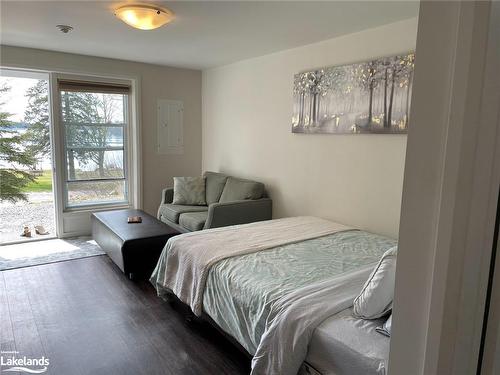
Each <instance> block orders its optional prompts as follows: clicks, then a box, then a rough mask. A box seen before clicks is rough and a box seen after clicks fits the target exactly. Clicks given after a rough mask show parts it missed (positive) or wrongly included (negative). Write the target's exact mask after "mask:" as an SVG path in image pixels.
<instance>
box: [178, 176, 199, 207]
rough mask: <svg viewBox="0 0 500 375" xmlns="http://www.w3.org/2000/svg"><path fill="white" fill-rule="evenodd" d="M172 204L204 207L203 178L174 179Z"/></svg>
mask: <svg viewBox="0 0 500 375" xmlns="http://www.w3.org/2000/svg"><path fill="white" fill-rule="evenodd" d="M172 204H183V205H190V206H205V205H206V204H207V202H206V199H205V178H203V177H174V199H173V201H172Z"/></svg>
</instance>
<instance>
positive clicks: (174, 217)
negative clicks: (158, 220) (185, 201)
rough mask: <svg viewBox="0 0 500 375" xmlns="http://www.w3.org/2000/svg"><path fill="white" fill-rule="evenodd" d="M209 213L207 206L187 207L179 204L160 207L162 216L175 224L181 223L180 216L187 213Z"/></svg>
mask: <svg viewBox="0 0 500 375" xmlns="http://www.w3.org/2000/svg"><path fill="white" fill-rule="evenodd" d="M203 211H208V207H207V206H185V205H177V204H164V205H162V206H161V207H160V215H161V216H162V217H163V218H165V219H167V220H170V221H171V222H173V223H176V224H178V223H179V216H180V214H182V213H185V212H203Z"/></svg>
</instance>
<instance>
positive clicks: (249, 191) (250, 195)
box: [219, 177, 264, 203]
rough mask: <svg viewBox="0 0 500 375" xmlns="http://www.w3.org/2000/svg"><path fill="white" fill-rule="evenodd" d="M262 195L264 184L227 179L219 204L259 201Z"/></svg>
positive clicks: (232, 178)
mask: <svg viewBox="0 0 500 375" xmlns="http://www.w3.org/2000/svg"><path fill="white" fill-rule="evenodd" d="M263 194H264V184H263V183H260V182H256V181H252V180H245V179H242V178H235V177H229V178H228V179H227V181H226V185H225V186H224V190H223V191H222V195H221V197H220V200H219V202H221V203H224V202H234V201H240V200H247V199H260V198H262V195H263Z"/></svg>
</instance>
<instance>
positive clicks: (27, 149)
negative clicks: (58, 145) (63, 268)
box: [0, 69, 56, 244]
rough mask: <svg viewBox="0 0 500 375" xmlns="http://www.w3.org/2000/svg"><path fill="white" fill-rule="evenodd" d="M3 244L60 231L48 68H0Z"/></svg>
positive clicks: (0, 240) (0, 223)
mask: <svg viewBox="0 0 500 375" xmlns="http://www.w3.org/2000/svg"><path fill="white" fill-rule="evenodd" d="M0 73H1V74H0V136H1V137H0V140H1V142H0V217H1V220H0V244H5V243H12V242H19V241H27V240H33V239H45V238H50V237H53V236H55V235H56V225H55V223H56V221H55V217H54V213H55V207H54V204H55V199H54V194H53V165H52V143H51V121H50V100H49V97H50V95H49V74H47V73H39V72H31V71H21V70H10V69H2V70H1V72H0Z"/></svg>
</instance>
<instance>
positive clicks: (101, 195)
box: [58, 80, 130, 208]
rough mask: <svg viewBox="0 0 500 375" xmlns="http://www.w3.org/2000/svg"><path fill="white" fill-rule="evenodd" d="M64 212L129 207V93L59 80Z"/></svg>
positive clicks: (114, 87)
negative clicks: (78, 209)
mask: <svg viewBox="0 0 500 375" xmlns="http://www.w3.org/2000/svg"><path fill="white" fill-rule="evenodd" d="M58 85H59V93H60V100H61V102H60V103H61V120H62V127H63V132H64V134H63V139H64V164H65V165H64V167H65V207H67V208H68V207H78V206H90V205H92V206H95V205H102V204H119V203H127V202H128V180H127V166H126V161H127V132H128V123H129V116H128V107H129V106H128V101H129V91H130V88H129V87H128V86H124V85H114V84H101V83H92V82H82V81H64V80H59V81H58Z"/></svg>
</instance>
